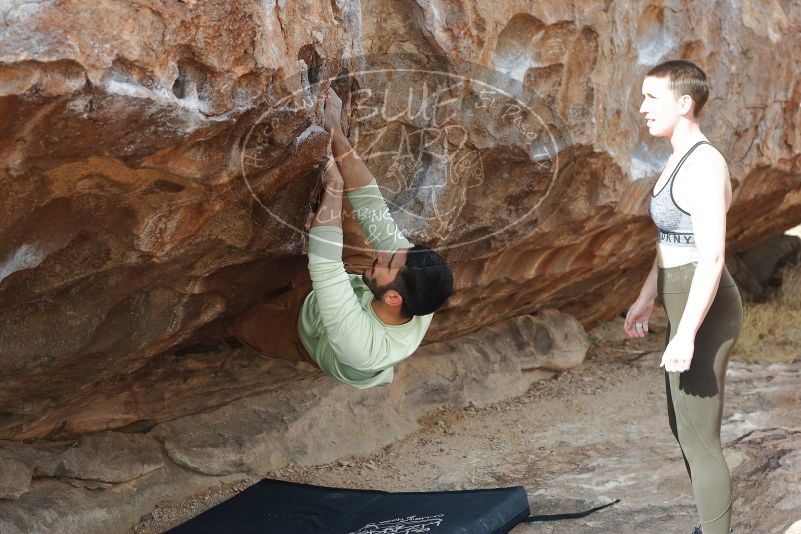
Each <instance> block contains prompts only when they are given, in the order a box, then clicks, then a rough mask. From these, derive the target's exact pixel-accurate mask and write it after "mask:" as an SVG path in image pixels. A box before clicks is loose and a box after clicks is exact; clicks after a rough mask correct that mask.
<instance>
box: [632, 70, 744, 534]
mask: <svg viewBox="0 0 801 534" xmlns="http://www.w3.org/2000/svg"><path fill="white" fill-rule="evenodd" d="M642 94H643V96H644V100H643V103H642V106H640V113H642V114H643V115H644V116H645V120H646V126H647V127H648V132H649V133H650V134H651V135H653V136H655V137H667V138H669V139H670V143H671V145H672V146H673V153H672V154H671V156H670V159H668V162H667V164H666V166H665V169H664V171H663V172H662V174H661V176H660V177H659V180H658V181H657V183H656V185H655V187H654V190H653V191H652V193H651V197H650V199H649V205H648V211H649V213H650V215H651V218H652V219H653V221H654V223H655V224H656V226H657V229H658V236H657V245H656V258H655V259H654V263H653V267H652V268H651V272H650V274H649V275H648V278H646V280H645V284H644V285H643V287H642V290H641V291H640V295H639V297H638V298H637V300H636V301H635V302H634V304H633V305H632V306H631V308H630V309H629V311H628V314H627V316H626V322H625V329H626V333H627V334H628V335H629V337H644V336H645V334H646V333H647V332H648V318H649V317H650V315H651V310H652V309H653V305H654V299H655V298H656V296H657V294H658V295H659V296H660V297H661V300H662V302H663V305H664V307H665V311H666V312H667V316H668V321H669V329H668V335H667V340H666V347H665V352H664V355H663V356H662V363H661V364H660V365H661V367H664V369H665V389H666V392H667V406H668V418H669V420H670V428H671V430H672V431H673V435H674V436H675V437H676V439H677V440H678V442H679V446H680V447H681V451H682V454H683V456H684V463H685V465H686V467H687V472H688V473H689V475H690V480H691V481H692V487H693V494H694V495H695V503H696V506H697V507H698V515H699V516H700V519H701V526H700V527H697V528H696V529H695V531H694V533H693V534H698V533H701V532H703V534H727V533H728V532H729V526H730V522H731V504H732V487H731V486H732V485H731V478H730V475H729V469H728V466H727V465H726V460H725V459H724V457H723V452H722V450H721V445H720V424H721V416H722V413H723V393H724V388H725V378H726V366H727V364H728V361H729V355H730V354H731V350H732V347H733V346H734V343H735V341H736V340H737V336H738V334H739V332H740V324H741V321H742V305H741V301H740V294H739V292H738V291H737V287H736V286H735V284H734V281H733V280H732V277H731V275H730V274H729V271H728V270H727V269H726V264H725V261H724V253H725V241H726V212H727V211H728V209H729V206H730V204H731V197H732V191H731V182H730V180H729V173H728V169H727V167H726V161H725V160H724V159H723V156H722V155H721V154H720V153H719V152H718V151H717V150H716V149H715V148H714V147H713V146H712V145H711V144H710V143H709V141H708V140H707V138H706V137H705V136H704V134H703V133H702V132H701V128H700V126H699V124H698V113H699V112H700V111H701V108H703V106H704V104H705V103H706V101H707V97H708V95H709V85H708V82H707V78H706V75H705V74H704V72H703V71H702V70H701V69H700V68H698V67H697V66H696V65H694V64H693V63H690V62H689V61H668V62H665V63H662V64H660V65H657V66H656V67H654V68H653V69H651V70H650V71H649V72H648V74H647V75H646V77H645V80H644V81H643V85H642Z"/></svg>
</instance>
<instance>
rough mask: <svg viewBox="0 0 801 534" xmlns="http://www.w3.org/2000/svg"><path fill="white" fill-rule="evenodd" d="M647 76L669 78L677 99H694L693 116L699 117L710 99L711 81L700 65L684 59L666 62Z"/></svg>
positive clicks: (650, 71)
mask: <svg viewBox="0 0 801 534" xmlns="http://www.w3.org/2000/svg"><path fill="white" fill-rule="evenodd" d="M646 76H649V77H653V78H667V79H668V84H669V87H670V90H671V91H673V94H674V95H675V96H676V98H679V97H681V96H682V95H689V96H690V98H692V99H693V104H694V106H693V116H695V117H697V116H698V114H699V113H700V112H701V108H703V107H704V104H706V101H707V99H708V98H709V81H708V80H707V79H706V74H705V73H704V71H702V70H701V68H700V67H698V65H696V64H695V63H692V62H691V61H686V60H684V59H674V60H672V61H665V62H664V63H660V64H659V65H657V66H656V67H654V68H652V69H651V70H649V71H648V74H646Z"/></svg>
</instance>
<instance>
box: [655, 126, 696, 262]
mask: <svg viewBox="0 0 801 534" xmlns="http://www.w3.org/2000/svg"><path fill="white" fill-rule="evenodd" d="M701 145H710V143H709V142H708V141H699V142H697V143H695V144H694V145H693V146H692V148H690V150H688V151H687V153H686V154H684V155H683V156H682V157H681V159H680V160H679V163H678V164H677V165H676V168H675V169H673V172H672V173H671V174H670V177H669V178H668V180H667V182H666V183H665V184H664V185H663V186H662V189H660V190H659V192H658V193H656V194H654V193H653V192H651V199H650V200H649V202H648V214H649V215H650V216H651V219H653V221H654V224H656V227H657V229H658V230H659V232H658V235H657V238H656V240H657V242H658V243H662V244H663V245H671V246H674V247H694V246H695V233H694V232H693V218H692V215H690V214H689V213H688V212H686V211H684V210H683V209H681V208H680V207H679V206H678V204H676V199H675V198H673V182H674V180H675V178H676V174H678V172H679V169H680V168H681V166H682V164H684V161H685V160H686V159H687V158H688V157H689V155H690V154H692V153H693V151H694V150H695V149H696V148H698V147H699V146H701Z"/></svg>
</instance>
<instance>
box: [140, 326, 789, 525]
mask: <svg viewBox="0 0 801 534" xmlns="http://www.w3.org/2000/svg"><path fill="white" fill-rule="evenodd" d="M660 323H661V324H660ZM621 325H622V323H621V321H620V320H618V321H614V322H611V323H606V324H604V325H601V326H599V327H598V328H596V329H595V330H593V331H592V332H591V333H590V335H591V339H593V341H594V343H593V346H592V348H591V351H590V354H589V355H588V360H587V362H586V363H585V364H584V365H582V366H581V367H579V368H577V369H574V370H572V371H569V372H565V373H562V374H560V375H558V376H557V377H555V378H553V379H550V380H543V381H539V382H536V383H534V384H533V385H532V387H531V388H530V389H529V390H528V391H527V392H526V393H525V394H524V395H521V396H519V397H516V398H513V399H510V400H507V401H504V402H501V403H498V404H494V405H491V406H468V407H466V408H462V407H459V408H449V409H441V410H440V411H438V412H436V413H434V414H431V415H430V416H429V417H427V418H426V419H425V420H424V421H423V423H424V424H423V427H422V428H421V430H419V431H418V432H416V433H414V434H412V435H410V436H408V437H407V438H406V439H404V440H402V441H400V442H397V443H394V444H392V445H390V446H388V447H386V448H384V449H382V450H380V451H378V452H376V453H375V454H373V455H370V456H363V457H347V458H341V459H339V460H338V461H336V462H334V463H331V464H326V465H318V466H298V465H289V466H287V467H286V468H284V469H281V470H280V471H277V472H272V473H268V474H267V475H266V476H268V477H270V478H276V479H282V480H289V481H294V482H302V483H310V484H319V485H325V486H334V487H352V488H369V489H380V490H388V491H427V490H452V489H469V488H486V487H502V486H517V485H522V486H524V487H525V488H526V490H527V492H528V495H529V500H530V504H531V507H532V511H533V512H534V513H559V512H567V511H575V510H582V509H584V508H587V507H591V506H595V505H598V504H603V503H606V502H609V501H610V500H613V499H615V498H620V499H622V502H621V503H620V504H618V505H616V506H614V507H612V508H610V509H607V510H604V511H602V512H599V513H596V514H594V515H592V516H590V517H588V518H585V519H580V520H573V521H564V522H558V523H541V524H533V525H521V526H518V527H516V528H515V529H514V530H513V533H514V534H524V533H527V532H532V533H533V532H538V533H568V534H571V533H585V532H646V533H671V532H677V533H684V532H686V533H689V532H690V531H691V530H692V527H693V526H694V525H695V524H697V519H696V513H695V509H694V505H693V499H692V494H691V488H690V484H689V481H688V480H687V475H686V472H685V471H684V466H683V463H682V461H681V459H680V452H679V449H678V446H677V445H676V443H675V442H674V440H673V436H672V435H671V434H670V431H669V429H668V426H667V416H666V411H665V400H664V382H663V380H664V379H663V375H662V373H661V371H660V369H659V368H658V361H659V358H660V356H661V352H660V348H661V343H662V340H663V336H664V328H665V325H664V321H663V320H662V321H658V320H657V321H656V324H655V325H654V326H653V328H652V330H653V334H652V335H650V336H649V337H648V338H646V339H644V340H628V339H624V336H622V335H621V334H622V326H621ZM799 354H801V351H799ZM777 369H778V368H777ZM760 370H762V368H759V367H758V366H757V367H749V366H748V365H746V364H744V363H736V362H735V363H733V364H732V367H731V368H730V375H731V376H732V378H731V381H730V382H731V383H730V386H729V388H730V389H729V393H728V394H729V400H728V401H727V409H726V413H725V415H724V419H725V420H726V423H725V425H724V432H723V434H724V442H726V443H727V444H728V445H727V447H726V451H725V452H726V456H727V458H728V460H729V465H730V467H731V469H732V473H733V478H734V480H735V486H737V487H742V490H738V498H737V500H736V501H735V507H734V510H735V519H734V526H735V529H736V532H738V533H739V532H749V533H750V532H784V531H785V529H786V528H787V527H788V526H789V525H790V524H791V523H793V522H794V521H795V520H798V519H801V509H795V510H793V508H794V507H795V504H796V503H795V501H793V502H789V501H787V500H786V499H785V500H784V501H782V500H781V498H780V497H776V498H773V501H770V502H759V500H760V499H763V500H765V499H768V497H767V495H768V494H769V493H770V491H769V490H768V489H766V488H768V487H769V486H770V484H773V485H774V486H775V485H776V480H779V479H771V478H770V476H773V475H770V473H772V471H770V468H764V470H763V471H764V473H766V474H764V476H763V477H762V478H763V479H764V480H763V479H760V478H758V477H756V478H755V476H754V473H757V472H759V473H762V472H763V471H759V469H760V467H759V466H760V465H762V464H760V463H759V462H761V461H762V460H763V459H759V458H757V459H755V455H757V456H758V455H759V454H763V452H760V453H751V452H749V451H751V450H752V449H753V450H754V451H756V450H759V451H769V450H773V449H771V447H774V448H777V450H784V449H782V447H784V448H787V447H788V445H787V444H786V442H787V440H788V439H796V438H798V439H801V437H799V434H801V419H799V418H795V419H794V420H792V421H788V420H786V419H787V418H786V417H785V419H784V420H783V423H784V426H786V427H788V428H790V429H791V430H790V431H789V432H790V434H787V435H784V437H782V438H775V439H774V438H771V439H773V441H771V442H770V443H768V442H759V443H751V444H750V445H749V442H748V440H749V439H752V437H753V435H754V433H755V432H757V433H759V432H762V426H764V427H766V428H767V427H770V428H773V426H772V425H774V423H772V422H771V421H768V420H767V419H766V418H765V417H763V418H762V419H760V420H757V419H758V417H757V415H755V414H756V413H757V412H758V409H757V408H754V406H766V409H770V408H769V402H768V400H769V399H768V400H765V399H762V400H759V401H758V402H757V401H755V400H753V399H754V398H755V397H753V396H749V395H750V389H749V388H753V386H754V380H756V378H754V377H756V376H763V375H760V374H759V372H761V371H760ZM799 371H801V358H799V359H796V360H795V362H794V363H792V364H790V365H789V366H788V367H782V368H781V369H780V370H779V371H770V372H769V373H767V371H766V373H767V374H766V375H764V376H767V377H769V378H766V380H772V377H773V376H774V375H779V374H781V373H785V375H787V377H786V381H790V382H788V383H792V382H791V381H792V380H793V379H794V377H796V376H797V375H794V374H792V373H796V372H799ZM754 373H756V374H754ZM788 373H789V374H788ZM782 376H784V375H782ZM779 382H780V381H776V382H775V383H776V384H778V383H779ZM777 387H778V386H777ZM777 394H778V393H777ZM782 394H783V393H782ZM737 399H740V400H737ZM749 399H750V400H749ZM760 399H761V397H760ZM797 400H798V398H796V397H793V398H792V399H790V401H791V402H795V401H797ZM748 402H752V404H748ZM771 402H772V401H771ZM754 403H756V404H754ZM796 407H797V406H796ZM796 411H797V410H796ZM743 413H745V414H746V415H743ZM782 428H784V427H782ZM785 430H786V429H785ZM795 431H798V432H797V433H796V434H793V432H795ZM788 436H790V437H788ZM792 436H795V438H792ZM760 439H763V438H760ZM780 439H784V440H785V441H782V442H781V443H780V444H779V445H776V443H778V442H777V441H776V440H780ZM798 439H796V441H795V442H794V443H795V445H794V446H797V445H798ZM766 443H767V444H766ZM749 447H751V448H749ZM798 453H799V451H798V450H795V453H794V456H793V455H790V456H791V457H795V458H798V457H799V456H801V455H799V454H798ZM764 454H767V452H765V453H764ZM774 456H775V455H774ZM784 456H785V460H784V461H785V462H787V461H788V460H787V458H786V456H787V455H786V453H784ZM779 458H782V455H780V456H779ZM765 461H767V462H768V464H766V465H769V463H770V461H771V460H770V458H769V459H768V460H765ZM779 463H780V464H781V460H779ZM788 465H789V466H792V465H795V464H788ZM797 465H801V462H799V463H798V464H797ZM754 466H756V467H754ZM783 468H789V467H788V466H787V465H785V466H784V467H782V466H781V465H780V467H779V468H777V469H778V471H777V472H778V473H780V474H781V473H784V472H783V471H782V470H781V469H783ZM769 475H770V476H769ZM760 476H762V475H760ZM777 476H778V475H777ZM782 476H784V477H785V478H782V479H781V480H784V481H785V482H786V480H788V479H787V476H789V477H790V479H789V480H791V481H792V480H795V479H794V478H792V477H793V476H794V475H793V474H792V473H790V474H789V475H788V474H787V473H784V474H782ZM251 482H255V480H253V481H246V482H242V483H238V484H236V485H230V486H224V487H221V488H219V489H216V490H214V491H207V492H205V493H202V494H199V495H196V496H194V497H193V498H192V499H190V500H188V501H184V502H181V503H177V504H165V505H164V506H161V507H159V508H157V509H156V510H154V511H153V513H152V514H148V515H147V516H145V517H144V518H143V520H142V522H140V524H139V525H137V526H136V527H135V528H134V530H133V531H134V532H137V533H145V532H160V531H163V530H165V529H167V528H169V527H171V526H174V525H177V524H179V523H181V522H183V521H185V520H187V519H189V518H191V517H193V516H195V515H197V514H198V513H200V512H201V511H203V510H205V509H207V508H209V507H211V506H213V505H214V504H215V503H218V502H221V501H222V500H225V499H227V498H229V497H231V496H232V495H234V494H235V493H236V492H238V491H241V490H242V489H243V488H245V487H247V486H248V485H249V483H251ZM763 486H765V487H763ZM799 493H800V494H801V492H799ZM777 500H778V501H779V503H778V504H777V503H776V502H774V501H777ZM782 503H783V504H782ZM799 504H801V503H799ZM777 506H778V509H773V510H771V511H770V512H768V511H767V510H765V511H762V512H759V515H760V516H762V515H764V514H770V516H771V517H770V520H768V518H765V519H764V521H763V519H762V518H760V517H755V516H754V513H757V512H754V510H758V509H759V508H761V507H771V508H775V507H777ZM782 507H785V508H787V507H789V508H790V510H782V509H781V508H782ZM799 508H801V506H800V507H799ZM768 523H770V525H768ZM755 524H756V525H764V527H765V528H761V529H759V530H753V528H754V526H755Z"/></svg>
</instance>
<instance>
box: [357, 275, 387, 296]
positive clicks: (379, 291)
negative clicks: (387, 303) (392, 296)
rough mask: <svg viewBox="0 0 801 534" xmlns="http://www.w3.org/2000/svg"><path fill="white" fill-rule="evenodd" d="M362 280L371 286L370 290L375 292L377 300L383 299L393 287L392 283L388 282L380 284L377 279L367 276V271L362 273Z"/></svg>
mask: <svg viewBox="0 0 801 534" xmlns="http://www.w3.org/2000/svg"><path fill="white" fill-rule="evenodd" d="M362 282H364V284H365V285H366V286H367V287H368V288H370V292H371V293H372V294H373V298H374V299H377V300H381V299H382V298H383V297H384V295H385V294H386V293H387V291H389V290H390V289H392V284H387V285H385V286H380V285H378V283H377V282H376V281H375V280H373V279H371V278H369V277H368V276H367V272H366V271H365V272H364V273H362Z"/></svg>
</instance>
